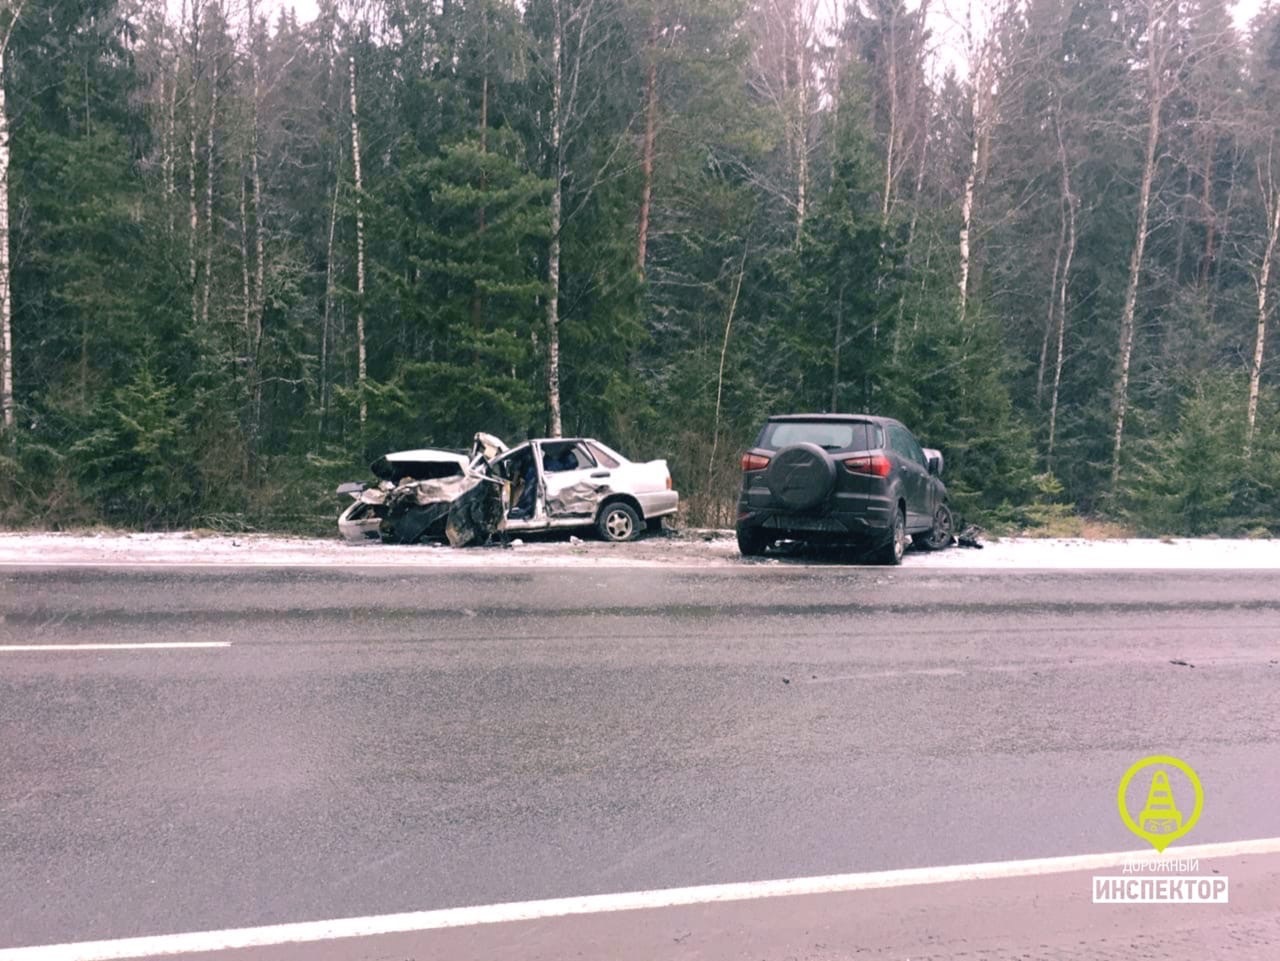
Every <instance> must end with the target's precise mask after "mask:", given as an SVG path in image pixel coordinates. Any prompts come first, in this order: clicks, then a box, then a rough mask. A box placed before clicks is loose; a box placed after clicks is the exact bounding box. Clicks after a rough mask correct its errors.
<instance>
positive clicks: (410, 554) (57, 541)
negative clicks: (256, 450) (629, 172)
mask: <svg viewBox="0 0 1280 961" xmlns="http://www.w3.org/2000/svg"><path fill="white" fill-rule="evenodd" d="M856 563H857V562H856V561H855V560H851V559H848V558H847V557H843V556H841V555H838V554H834V553H830V552H819V553H812V552H809V553H805V554H802V555H779V556H773V555H770V556H767V557H764V558H760V559H756V560H750V561H744V560H743V559H742V558H740V557H739V556H738V549H737V544H736V543H735V541H734V539H733V535H732V533H731V532H729V531H684V532H682V533H681V534H679V535H677V536H669V537H654V538H645V539H642V540H640V541H637V542H635V543H631V544H606V543H602V542H599V541H593V540H578V539H577V538H574V539H573V540H563V539H557V540H532V539H526V540H524V541H522V542H517V543H516V546H513V547H510V548H501V547H488V548H464V549H459V550H454V549H452V548H450V547H447V546H431V545H414V546H389V545H382V544H378V543H375V542H371V543H368V544H349V543H346V542H344V541H341V540H338V539H337V538H334V539H331V540H329V539H321V538H302V537H281V536H273V535H260V534H240V535H234V536H232V535H204V534H201V533H186V534H183V533H170V534H118V533H113V534H47V533H0V564H6V565H22V564H55V565H58V564H68V565H99V564H101V565H133V564H139V565H156V566H168V565H213V566H218V565H228V566H230V565H248V566H264V567H272V566H288V567H292V566H297V567H346V566H376V567H398V568H404V567H413V568H422V567H425V568H430V567H524V566H537V567H582V566H595V565H600V566H606V567H632V566H634V567H664V566H679V567H736V566H741V565H747V564H749V565H752V566H777V567H790V566H794V565H797V564H810V565H811V564H839V565H843V566H852V565H854V564H856ZM903 566H904V567H906V568H913V567H922V568H925V567H927V568H952V569H975V570H976V569H1029V570H1037V569H1038V570H1065V569H1072V568H1084V569H1094V570H1106V569H1114V570H1193V569H1201V570H1214V569H1216V570H1222V569H1236V570H1246V569H1272V570H1280V540H1225V539H1223V540H1217V539H1204V540H1192V539H1164V540H1151V539H1137V538H1132V539H1111V540H1083V539H1068V538H1056V539H1051V538H1017V537H1015V538H1007V539H1001V540H998V541H990V542H985V545H984V547H983V549H981V550H976V549H972V548H962V547H953V548H950V549H949V550H945V551H940V552H937V553H919V552H915V551H912V552H909V553H908V554H907V557H906V559H905V561H904V564H903Z"/></svg>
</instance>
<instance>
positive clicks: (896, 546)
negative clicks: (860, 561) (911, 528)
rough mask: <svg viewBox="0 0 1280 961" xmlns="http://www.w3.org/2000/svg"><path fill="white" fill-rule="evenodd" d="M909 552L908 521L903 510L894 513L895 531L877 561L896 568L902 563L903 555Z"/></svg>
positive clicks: (881, 549)
mask: <svg viewBox="0 0 1280 961" xmlns="http://www.w3.org/2000/svg"><path fill="white" fill-rule="evenodd" d="M906 552H907V519H906V517H904V516H903V514H902V509H901V508H899V509H898V510H896V511H894V512H893V530H892V531H891V532H890V535H889V539H888V540H887V541H885V543H884V545H883V546H881V548H880V551H879V553H877V555H876V560H878V561H879V562H880V563H881V564H888V565H889V566H891V567H896V566H897V565H899V564H901V563H902V555H903V554H905V553H906Z"/></svg>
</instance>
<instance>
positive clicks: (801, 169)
mask: <svg viewBox="0 0 1280 961" xmlns="http://www.w3.org/2000/svg"><path fill="white" fill-rule="evenodd" d="M796 47H797V51H796V54H797V60H798V63H799V76H798V77H797V81H798V82H797V84H796V96H797V97H798V99H799V103H798V104H797V106H796V151H797V156H796V240H797V242H798V241H799V240H800V237H801V236H802V235H803V233H804V222H805V217H806V216H807V215H808V212H809V24H808V20H807V18H806V19H805V20H804V21H803V22H802V21H801V18H800V17H799V16H797V17H796Z"/></svg>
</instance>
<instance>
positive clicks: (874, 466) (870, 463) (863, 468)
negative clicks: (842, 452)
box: [844, 454, 893, 477]
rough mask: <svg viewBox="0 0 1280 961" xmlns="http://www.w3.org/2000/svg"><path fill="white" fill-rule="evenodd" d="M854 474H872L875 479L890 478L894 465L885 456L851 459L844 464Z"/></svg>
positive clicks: (874, 455)
mask: <svg viewBox="0 0 1280 961" xmlns="http://www.w3.org/2000/svg"><path fill="white" fill-rule="evenodd" d="M844 466H845V467H847V468H848V469H849V470H850V471H851V472H852V473H854V474H871V475H873V476H875V477H888V476H889V471H891V470H892V469H893V465H892V464H890V463H889V458H887V457H885V456H884V454H868V455H867V456H865V457H850V458H848V459H847V460H845V462H844Z"/></svg>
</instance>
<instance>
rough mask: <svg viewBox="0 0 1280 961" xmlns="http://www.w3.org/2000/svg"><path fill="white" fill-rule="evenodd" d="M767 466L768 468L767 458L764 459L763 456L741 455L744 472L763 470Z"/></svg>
mask: <svg viewBox="0 0 1280 961" xmlns="http://www.w3.org/2000/svg"><path fill="white" fill-rule="evenodd" d="M768 466H769V458H768V457H765V455H764V454H743V455H742V469H743V470H744V471H749V470H764V469H765V468H766V467H768Z"/></svg>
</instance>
